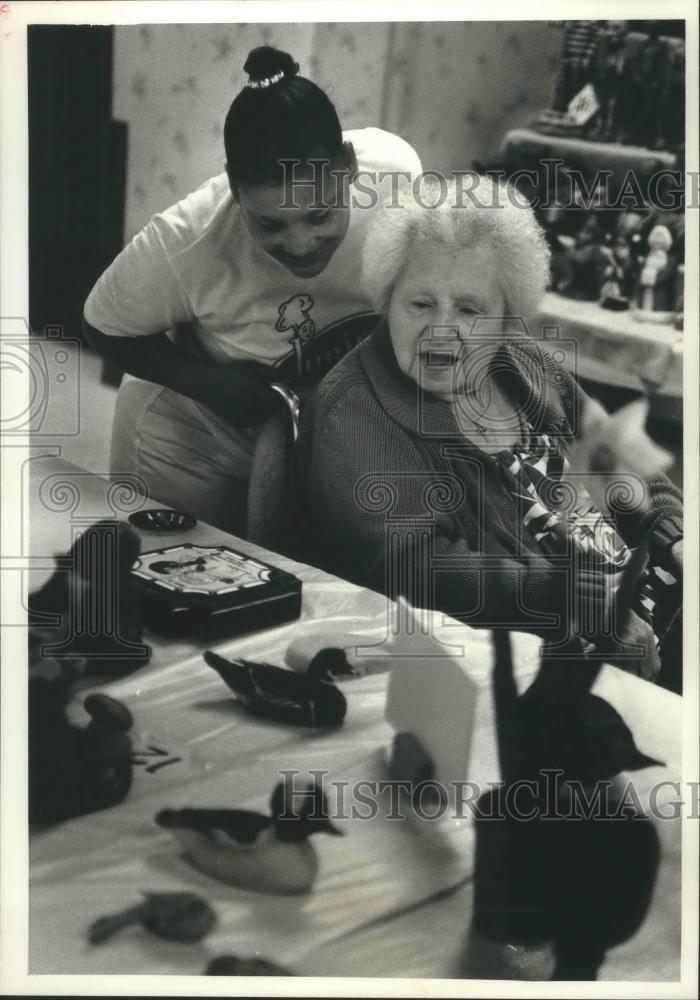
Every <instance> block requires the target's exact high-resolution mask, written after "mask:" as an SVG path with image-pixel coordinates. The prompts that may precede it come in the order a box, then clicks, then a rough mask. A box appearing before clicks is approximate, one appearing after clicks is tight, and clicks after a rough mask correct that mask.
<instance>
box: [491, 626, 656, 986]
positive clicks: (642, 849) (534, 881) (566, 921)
mask: <svg viewBox="0 0 700 1000" xmlns="http://www.w3.org/2000/svg"><path fill="white" fill-rule="evenodd" d="M494 648H495V664H494V679H493V689H494V700H495V706H496V720H497V732H498V751H499V757H500V763H501V775H502V779H503V784H502V785H501V786H500V787H497V788H495V789H493V790H492V791H490V792H488V793H486V794H485V795H482V796H481V798H480V799H479V801H478V812H477V822H476V832H477V851H476V878H475V883H476V888H475V903H474V918H475V927H476V928H477V929H479V930H480V931H481V932H482V933H484V934H486V935H487V936H489V937H492V938H494V939H496V940H499V941H507V942H511V943H513V942H521V943H523V944H535V943H542V942H545V941H551V942H552V945H553V950H554V956H555V968H554V972H553V975H552V978H553V979H556V980H593V979H596V978H597V974H598V970H599V968H600V966H601V964H602V962H603V960H604V958H605V953H606V951H607V950H608V949H609V948H610V947H612V946H613V945H615V944H619V943H620V942H622V941H625V940H627V939H628V938H629V937H631V936H632V934H634V933H635V932H636V930H637V929H638V928H639V926H640V925H641V923H642V921H643V920H644V917H645V915H646V912H647V910H648V907H649V903H650V900H651V894H652V891H653V887H654V882H655V879H656V872H657V868H658V862H659V841H658V834H657V832H656V830H655V828H654V825H653V823H652V822H651V820H650V819H649V818H648V817H646V816H645V815H644V814H643V813H642V812H641V811H640V810H639V809H638V808H637V807H636V806H635V805H634V804H633V803H630V802H628V801H626V800H625V797H624V795H623V794H622V791H621V789H620V788H619V786H618V785H617V784H616V783H614V782H612V781H611V780H610V779H611V778H612V777H613V776H614V775H615V774H617V773H619V771H620V770H623V769H624V770H627V771H630V770H636V769H639V768H643V767H647V766H651V765H653V764H658V763H659V762H658V761H656V760H654V759H653V758H651V757H648V756H647V755H646V754H643V753H641V752H640V751H639V750H638V749H637V747H636V746H635V743H634V740H633V738H632V733H631V732H630V730H629V728H628V727H627V726H626V724H625V723H624V721H623V720H622V718H621V717H620V715H619V714H618V713H617V712H616V711H615V709H613V708H612V706H610V705H609V704H608V703H607V702H605V701H604V700H603V699H602V698H599V697H597V696H595V695H592V694H591V693H590V690H589V688H590V685H591V684H592V682H593V680H594V679H595V676H596V674H597V672H598V670H599V669H600V666H599V664H590V663H588V662H587V661H586V659H585V657H583V655H579V656H578V658H577V657H576V656H575V655H574V652H575V650H574V644H572V647H571V648H570V649H569V656H567V657H562V658H560V659H558V658H556V657H554V656H550V658H549V660H548V661H545V662H544V663H543V665H542V667H541V670H540V673H539V675H538V677H537V678H536V680H535V682H534V683H533V684H532V685H531V687H530V688H529V689H528V691H526V692H525V694H524V695H523V696H521V697H518V695H517V690H516V687H515V682H514V678H513V665H512V659H511V648H510V638H509V635H508V633H507V632H494ZM546 771H550V772H554V771H556V772H558V778H559V780H556V779H555V780H554V782H551V781H548V778H547V775H546V773H545V772H546ZM550 777H551V775H550ZM527 783H530V785H531V787H530V788H529V789H528V787H527ZM518 785H519V786H520V793H519V795H518V796H517V797H516V796H515V794H514V789H515V787H516V786H518Z"/></svg>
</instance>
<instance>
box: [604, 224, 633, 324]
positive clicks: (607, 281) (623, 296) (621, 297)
mask: <svg viewBox="0 0 700 1000" xmlns="http://www.w3.org/2000/svg"><path fill="white" fill-rule="evenodd" d="M603 252H604V253H605V254H606V256H607V258H608V265H607V267H606V268H605V270H604V271H603V278H604V282H603V287H602V288H601V290H600V300H599V301H600V304H601V306H602V307H603V308H604V309H612V310H615V311H617V312H620V311H622V310H625V309H629V307H630V300H631V298H632V295H633V292H634V269H633V265H632V255H631V252H630V248H629V244H628V243H627V240H625V239H624V237H622V236H617V237H615V238H614V240H612V241H611V245H604V246H603Z"/></svg>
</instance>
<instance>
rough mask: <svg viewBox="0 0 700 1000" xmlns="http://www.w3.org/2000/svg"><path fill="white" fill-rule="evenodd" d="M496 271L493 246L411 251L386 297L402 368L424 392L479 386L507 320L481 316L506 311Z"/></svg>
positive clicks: (451, 392)
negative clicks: (483, 319) (482, 319)
mask: <svg viewBox="0 0 700 1000" xmlns="http://www.w3.org/2000/svg"><path fill="white" fill-rule="evenodd" d="M496 270H497V268H496V261H495V257H494V254H493V251H492V250H491V248H490V247H474V248H473V249H462V248H460V249H453V248H448V247H435V246H432V245H430V244H429V243H426V242H422V243H418V244H417V245H415V246H414V247H413V248H412V249H411V252H410V254H409V258H408V261H407V262H406V266H405V267H404V270H403V271H402V273H401V274H400V276H399V278H398V281H397V283H396V285H395V286H394V291H393V293H392V296H391V301H390V303H389V313H388V322H389V333H390V336H391V342H392V345H393V348H394V353H395V355H396V360H397V362H398V365H399V368H400V369H401V371H402V372H404V374H406V375H408V376H409V377H410V378H412V379H414V381H416V382H418V383H419V384H420V385H421V386H422V387H423V389H425V390H426V391H428V392H432V393H434V394H435V395H438V396H441V397H442V398H444V399H452V398H453V397H454V396H455V395H456V394H459V393H464V392H474V391H476V390H477V389H478V385H479V380H480V378H482V377H483V372H484V368H485V365H487V363H488V360H489V359H490V357H491V356H493V353H494V352H495V351H496V350H497V349H498V343H499V341H498V338H497V337H496V336H494V327H495V328H496V330H497V331H498V330H500V329H501V325H502V324H501V323H500V322H499V321H498V320H497V321H496V323H495V324H494V321H493V319H492V320H491V321H490V322H489V323H488V324H480V323H479V317H498V318H499V319H500V318H502V317H503V313H504V300H503V294H502V292H501V290H500V287H499V284H498V281H497V277H496ZM470 362H471V364H470Z"/></svg>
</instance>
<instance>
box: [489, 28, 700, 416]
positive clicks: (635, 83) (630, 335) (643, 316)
mask: <svg viewBox="0 0 700 1000" xmlns="http://www.w3.org/2000/svg"><path fill="white" fill-rule="evenodd" d="M550 24H551V25H552V26H554V27H556V28H559V29H561V30H562V44H561V50H560V56H559V61H558V65H557V69H556V73H555V78H554V82H553V87H552V96H551V101H550V107H549V108H547V109H545V110H544V111H542V112H541V113H540V114H539V115H538V116H537V118H536V120H535V121H534V122H532V123H531V124H530V125H529V126H526V127H523V128H517V129H512V130H511V131H509V132H508V133H507V134H506V135H505V137H504V139H503V142H502V143H501V147H500V149H499V151H498V153H497V155H496V157H495V158H494V159H493V160H492V161H491V162H489V163H486V164H484V163H475V164H474V167H475V169H476V170H477V171H478V172H485V173H489V174H494V173H495V174H498V175H499V176H500V177H502V178H504V179H505V180H507V181H510V182H511V183H513V184H514V185H515V186H516V187H517V188H518V190H519V191H520V192H521V193H522V194H523V195H525V197H526V198H527V199H528V201H529V202H530V204H531V205H532V206H533V208H534V209H535V213H536V215H537V218H538V220H539V222H540V223H541V225H542V226H543V228H544V230H545V233H546V236H547V240H548V243H549V247H550V250H551V254H552V280H551V285H550V293H549V295H548V297H547V302H546V303H545V304H544V306H543V310H542V312H541V315H540V317H539V320H540V321H541V322H542V324H545V323H547V322H552V320H554V321H555V322H556V323H557V325H558V326H560V328H561V331H562V334H563V335H565V336H566V335H573V333H572V329H571V327H573V328H575V335H576V336H577V339H578V344H579V349H580V350H579V358H580V360H581V361H583V362H584V364H585V363H586V362H587V361H588V360H591V359H592V360H593V362H594V364H593V368H595V369H596V376H597V378H596V380H597V379H598V378H600V380H602V381H605V382H607V381H608V377H607V373H606V370H605V369H606V364H605V361H606V359H605V358H603V357H602V356H601V352H600V349H599V348H600V343H601V331H609V333H610V337H608V338H607V339H613V340H614V341H615V350H616V352H617V354H616V356H617V355H619V353H620V346H621V343H622V341H629V344H628V347H629V351H627V349H626V348H625V350H624V351H623V354H627V353H629V352H631V353H632V354H633V355H634V364H633V366H632V369H631V372H632V373H633V379H632V380H633V381H635V380H636V379H637V378H639V379H640V380H641V382H642V384H644V383H646V382H649V383H651V384H654V385H655V386H656V387H657V388H658V389H659V390H661V391H663V392H664V393H665V394H666V395H670V396H671V397H676V396H679V395H680V385H681V381H682V379H681V377H680V374H681V366H682V357H681V354H680V353H679V352H680V347H679V343H678V342H679V336H680V332H681V331H682V330H683V302H684V289H683V282H684V259H685V223H684V184H683V154H684V116H685V110H684V109H685V101H684V86H685V41H684V37H683V31H684V25H683V22H681V21H670V20H658V21H565V22H550ZM642 98H643V99H642ZM567 300H568V301H571V300H577V301H578V302H579V303H581V304H582V305H583V304H584V303H590V309H589V308H586V309H585V310H582V309H579V308H578V306H576V307H574V306H573V303H572V304H571V307H569V306H567ZM624 313H627V314H628V318H626V319H625V320H624V321H622V322H620V321H618V320H617V319H615V314H624ZM570 319H571V322H569V320H570ZM604 339H605V338H604ZM656 341H658V347H659V350H658V351H654V350H653V349H652V348H653V347H654V343H653V342H656ZM669 351H671V353H672V354H673V358H672V359H671V358H670V355H669ZM613 353H615V352H613ZM589 355H590V358H589ZM651 355H653V357H652V356H651ZM647 361H648V362H649V364H650V365H651V370H649V371H647V367H646V365H647ZM601 362H602V364H601ZM660 368H664V370H665V372H666V374H667V375H668V376H669V377H668V378H666V377H664V378H659V370H660ZM610 369H611V371H610V382H611V384H613V385H628V387H631V385H630V382H629V377H628V375H627V374H626V373H625V372H617V371H616V370H614V369H615V363H614V360H613V359H611V362H610ZM671 369H673V371H671ZM671 383H672V384H671ZM669 386H670V387H669ZM674 419H675V417H674Z"/></svg>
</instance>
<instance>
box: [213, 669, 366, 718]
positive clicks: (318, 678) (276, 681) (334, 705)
mask: <svg viewBox="0 0 700 1000" xmlns="http://www.w3.org/2000/svg"><path fill="white" fill-rule="evenodd" d="M204 660H205V662H206V663H207V664H208V665H209V666H210V667H212V668H213V669H214V670H216V672H217V673H218V674H219V676H220V677H221V679H222V680H223V682H224V683H225V684H226V685H227V687H229V688H230V689H231V691H233V692H234V694H237V695H238V700H239V701H240V703H241V704H242V705H243V706H244V707H245V708H246V709H247V710H248V711H249V712H251V713H252V714H253V715H258V716H261V717H262V718H265V719H272V720H274V721H277V722H287V723H291V724H293V725H301V726H323V727H330V726H339V725H340V724H341V723H342V721H343V719H344V718H345V713H346V711H347V702H346V700H345V696H344V695H343V693H342V691H340V690H339V689H338V688H337V687H336V686H335V683H334V680H333V678H334V676H335V675H333V674H332V671H331V670H330V668H333V669H335V670H336V671H337V672H341V671H342V669H343V668H342V663H340V662H339V661H338V659H337V658H335V659H332V661H328V660H325V661H323V662H321V661H318V662H317V663H316V664H314V665H312V667H311V669H310V670H308V671H307V673H305V674H298V673H296V672H295V671H293V670H285V669H284V668H282V667H275V666H272V664H269V663H253V662H252V661H251V660H226V659H224V657H223V656H219V655H218V654H217V653H214V652H212V651H211V650H207V651H206V652H205V654H204Z"/></svg>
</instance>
